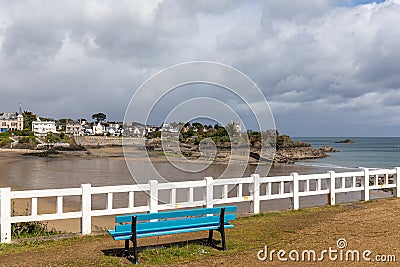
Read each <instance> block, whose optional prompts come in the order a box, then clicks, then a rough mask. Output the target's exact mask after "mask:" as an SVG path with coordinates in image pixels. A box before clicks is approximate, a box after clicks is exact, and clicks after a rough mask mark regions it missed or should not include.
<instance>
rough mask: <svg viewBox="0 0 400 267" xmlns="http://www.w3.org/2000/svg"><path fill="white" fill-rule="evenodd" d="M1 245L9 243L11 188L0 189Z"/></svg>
mask: <svg viewBox="0 0 400 267" xmlns="http://www.w3.org/2000/svg"><path fill="white" fill-rule="evenodd" d="M0 235H1V239H0V242H1V243H10V242H11V188H10V187H6V188H0Z"/></svg>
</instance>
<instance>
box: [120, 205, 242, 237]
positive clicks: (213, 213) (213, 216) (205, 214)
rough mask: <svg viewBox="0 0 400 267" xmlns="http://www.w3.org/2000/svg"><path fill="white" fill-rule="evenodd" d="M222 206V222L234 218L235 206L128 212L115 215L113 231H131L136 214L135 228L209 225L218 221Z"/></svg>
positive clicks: (158, 228)
mask: <svg viewBox="0 0 400 267" xmlns="http://www.w3.org/2000/svg"><path fill="white" fill-rule="evenodd" d="M222 208H225V212H224V219H223V220H224V223H227V222H228V221H232V220H235V219H236V210H237V207H236V206H224V207H217V208H199V209H190V210H175V211H162V212H157V213H145V214H130V215H121V216H116V217H115V222H116V226H115V231H116V232H128V231H131V223H132V217H133V216H136V229H137V230H139V231H140V230H149V231H152V230H162V229H174V228H181V227H185V226H187V227H190V226H199V227H201V226H202V225H209V224H218V223H220V219H221V218H220V215H221V210H222Z"/></svg>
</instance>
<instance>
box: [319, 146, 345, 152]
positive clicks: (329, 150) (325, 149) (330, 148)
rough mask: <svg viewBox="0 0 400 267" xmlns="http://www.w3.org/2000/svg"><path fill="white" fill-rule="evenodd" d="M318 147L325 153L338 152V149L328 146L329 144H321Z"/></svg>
mask: <svg viewBox="0 0 400 267" xmlns="http://www.w3.org/2000/svg"><path fill="white" fill-rule="evenodd" d="M319 149H321V150H322V151H324V152H325V153H335V152H340V150H339V149H336V148H334V147H330V146H321V147H320V148H319Z"/></svg>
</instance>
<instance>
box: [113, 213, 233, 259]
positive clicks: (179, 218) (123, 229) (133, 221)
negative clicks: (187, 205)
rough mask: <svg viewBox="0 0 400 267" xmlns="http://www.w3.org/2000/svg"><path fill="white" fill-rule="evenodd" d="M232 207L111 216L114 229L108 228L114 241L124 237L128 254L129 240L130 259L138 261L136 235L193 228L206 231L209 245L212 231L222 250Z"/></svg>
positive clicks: (191, 229) (182, 230)
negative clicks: (131, 252) (216, 234)
mask: <svg viewBox="0 0 400 267" xmlns="http://www.w3.org/2000/svg"><path fill="white" fill-rule="evenodd" d="M236 209H237V208H236V206H225V207H218V208H198V209H190V210H175V211H165V212H157V213H146V214H131V215H121V216H116V217H115V229H113V230H108V232H109V233H110V235H111V236H112V237H113V238H114V240H125V249H124V255H126V256H127V257H129V256H130V255H129V241H132V243H133V249H134V255H133V256H134V262H135V263H136V264H137V263H138V252H137V238H142V237H150V236H161V235H170V234H179V233H188V232H197V231H206V230H208V231H209V234H208V244H209V245H211V246H213V243H212V240H213V239H212V238H213V231H214V230H216V231H218V232H220V234H221V239H222V249H223V250H226V242H225V229H227V228H233V225H232V224H231V223H230V222H229V221H233V220H235V219H236Z"/></svg>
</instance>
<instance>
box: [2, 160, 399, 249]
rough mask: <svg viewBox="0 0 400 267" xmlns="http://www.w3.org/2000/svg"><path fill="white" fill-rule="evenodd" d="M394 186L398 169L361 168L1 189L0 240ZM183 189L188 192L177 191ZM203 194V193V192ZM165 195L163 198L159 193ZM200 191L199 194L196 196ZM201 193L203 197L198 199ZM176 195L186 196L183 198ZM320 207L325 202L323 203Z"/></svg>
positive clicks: (297, 202) (296, 205) (297, 204)
mask: <svg viewBox="0 0 400 267" xmlns="http://www.w3.org/2000/svg"><path fill="white" fill-rule="evenodd" d="M389 188H393V190H394V195H395V196H397V197H400V167H397V168H394V169H373V170H370V169H363V170H360V171H356V172H342V173H336V172H333V171H329V172H327V173H322V174H307V175H299V174H298V173H292V174H291V175H288V176H276V177H260V176H259V175H257V174H253V175H252V176H251V177H246V178H233V179H213V178H212V177H205V178H204V179H203V180H201V181H185V182H170V183H158V182H157V181H156V180H150V181H149V183H148V184H141V185H123V186H103V187H91V185H90V184H82V185H81V187H80V188H66V189H49V190H27V191H11V188H9V187H8V188H0V234H1V243H9V242H11V224H12V223H18V222H30V221H50V220H62V219H71V218H80V220H81V233H82V234H90V233H91V226H92V217H96V216H105V215H116V214H126V213H138V212H157V211H159V210H168V209H178V208H187V207H196V206H206V207H213V205H220V204H229V203H238V202H247V201H249V202H251V207H252V212H253V213H259V212H260V202H261V201H266V200H272V199H284V198H290V199H291V200H292V205H293V209H295V210H297V209H299V207H300V197H304V196H316V195H323V194H327V195H328V199H329V204H330V205H335V203H336V196H337V194H338V193H345V192H361V200H365V201H367V200H369V198H370V197H369V193H370V190H378V189H389ZM178 190H179V192H181V191H184V192H185V193H184V196H182V194H181V193H179V192H177V191H178ZM138 192H145V193H147V203H146V204H143V205H140V204H139V205H138V203H135V201H134V199H135V198H134V196H135V194H137V193H138ZM117 193H125V194H127V196H128V198H127V199H126V206H125V207H124V208H115V207H113V203H114V201H113V197H114V194H117ZM199 193H200V194H199ZM99 194H105V195H106V196H107V197H106V205H105V208H103V209H92V197H93V196H96V195H99ZM161 194H163V195H164V196H165V195H167V196H168V197H167V199H166V200H164V201H160V199H159V196H160V195H161ZM196 195H197V197H196ZM198 195H200V197H198ZM69 196H80V199H81V201H80V203H81V205H80V210H79V211H74V212H66V211H64V205H63V200H64V197H69ZM49 197H55V198H56V207H55V213H51V214H39V213H38V198H49ZM178 198H180V199H182V198H183V200H179V199H178ZM15 199H29V200H30V203H31V208H30V210H31V212H30V214H28V215H26V216H13V214H12V210H11V206H12V201H13V200H15ZM321 205H322V203H321Z"/></svg>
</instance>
